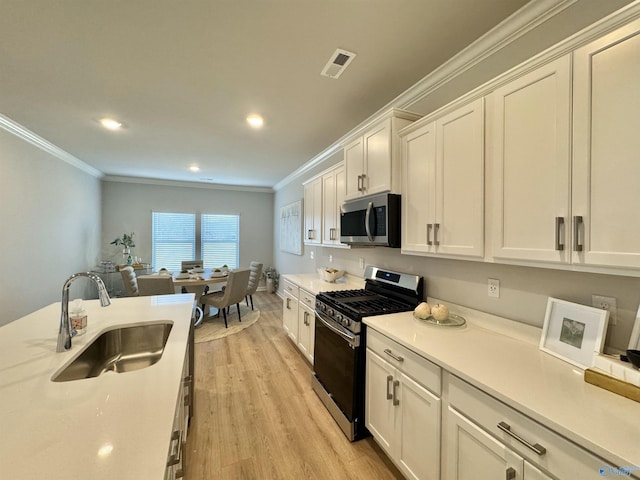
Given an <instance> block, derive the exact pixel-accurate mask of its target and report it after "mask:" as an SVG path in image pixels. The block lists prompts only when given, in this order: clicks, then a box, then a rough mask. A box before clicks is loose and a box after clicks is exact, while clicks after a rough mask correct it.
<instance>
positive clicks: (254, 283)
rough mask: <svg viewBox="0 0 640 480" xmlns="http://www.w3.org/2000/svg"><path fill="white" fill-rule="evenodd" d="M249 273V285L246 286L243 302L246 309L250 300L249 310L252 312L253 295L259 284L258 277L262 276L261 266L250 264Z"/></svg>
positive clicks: (256, 263) (257, 263)
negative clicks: (245, 303)
mask: <svg viewBox="0 0 640 480" xmlns="http://www.w3.org/2000/svg"><path fill="white" fill-rule="evenodd" d="M249 271H250V274H249V285H248V286H247V291H246V292H245V294H244V301H245V302H247V307H248V306H249V300H251V310H253V294H254V293H256V290H257V289H258V284H260V277H261V276H262V264H261V263H259V262H251V263H250V264H249Z"/></svg>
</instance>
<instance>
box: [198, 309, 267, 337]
mask: <svg viewBox="0 0 640 480" xmlns="http://www.w3.org/2000/svg"><path fill="white" fill-rule="evenodd" d="M240 313H241V314H242V321H241V322H239V321H238V311H237V310H236V306H235V305H233V306H232V307H231V310H230V311H229V313H228V314H227V324H228V325H229V327H228V328H224V319H223V318H222V314H220V316H219V317H218V316H207V317H204V320H203V321H202V323H201V324H200V326H198V327H197V328H196V332H195V342H196V343H203V342H210V341H212V340H217V339H219V338H224V337H227V336H229V335H233V334H234V333H238V332H241V331H242V330H244V329H245V328H248V327H250V326H251V325H253V324H254V323H256V322H257V321H258V319H259V318H260V310H258V309H257V308H256V309H255V310H251V307H247V306H246V305H244V304H241V305H240Z"/></svg>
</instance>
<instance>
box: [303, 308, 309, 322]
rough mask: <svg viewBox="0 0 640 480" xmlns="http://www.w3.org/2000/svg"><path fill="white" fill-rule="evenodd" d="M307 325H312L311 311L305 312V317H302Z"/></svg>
mask: <svg viewBox="0 0 640 480" xmlns="http://www.w3.org/2000/svg"><path fill="white" fill-rule="evenodd" d="M302 321H303V322H304V324H305V325H310V323H309V312H306V311H305V312H304V318H303V319H302Z"/></svg>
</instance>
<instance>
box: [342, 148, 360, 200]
mask: <svg viewBox="0 0 640 480" xmlns="http://www.w3.org/2000/svg"><path fill="white" fill-rule="evenodd" d="M344 167H345V173H346V196H345V198H346V199H351V198H357V197H359V196H361V195H362V194H363V190H362V175H363V174H364V147H363V142H362V137H358V138H357V139H355V140H354V141H352V142H351V143H350V144H348V145H347V146H345V147H344Z"/></svg>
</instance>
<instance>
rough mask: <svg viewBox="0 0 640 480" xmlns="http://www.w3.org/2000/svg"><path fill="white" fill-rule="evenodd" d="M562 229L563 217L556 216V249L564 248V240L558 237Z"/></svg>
mask: <svg viewBox="0 0 640 480" xmlns="http://www.w3.org/2000/svg"><path fill="white" fill-rule="evenodd" d="M563 231H564V217H556V250H558V251H560V252H561V251H562V250H564V242H562V240H561V239H560V237H561V236H562V232H563Z"/></svg>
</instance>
